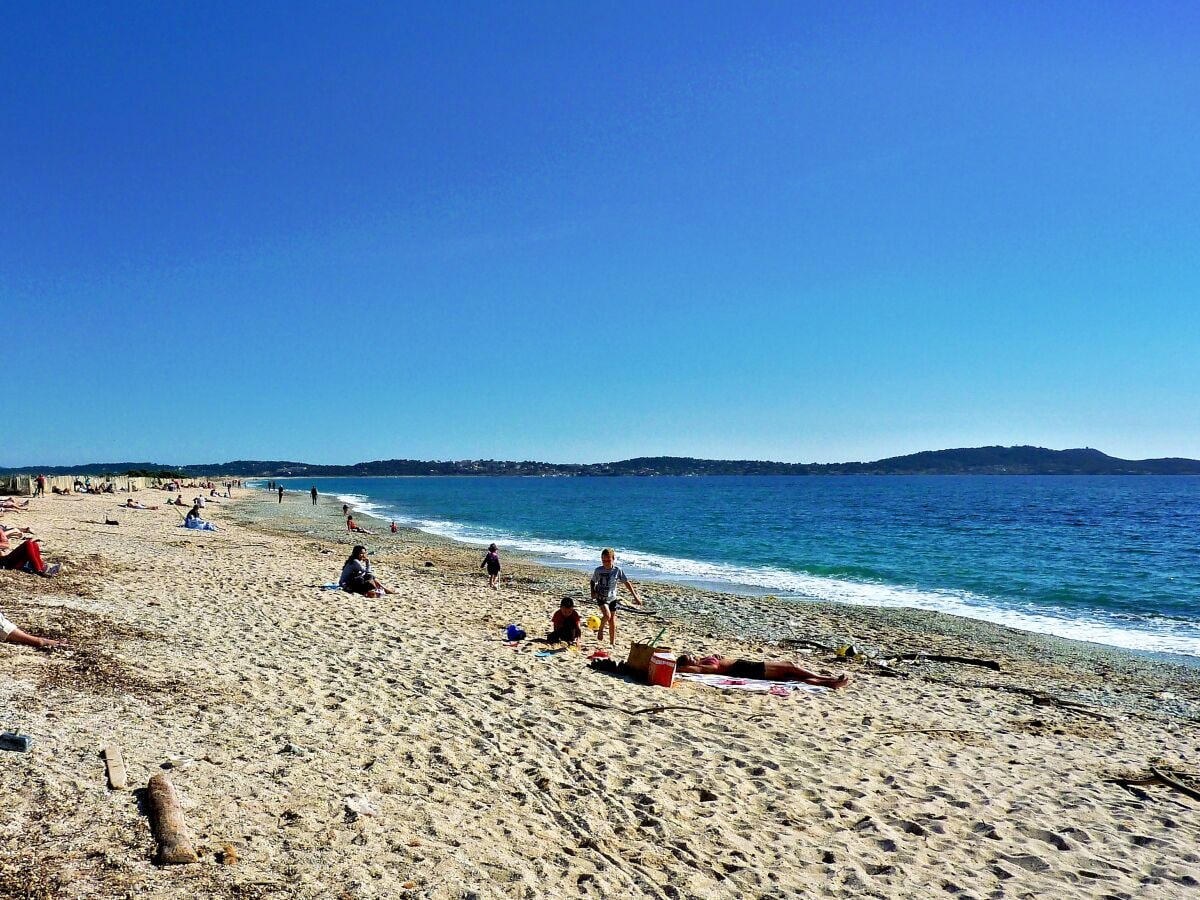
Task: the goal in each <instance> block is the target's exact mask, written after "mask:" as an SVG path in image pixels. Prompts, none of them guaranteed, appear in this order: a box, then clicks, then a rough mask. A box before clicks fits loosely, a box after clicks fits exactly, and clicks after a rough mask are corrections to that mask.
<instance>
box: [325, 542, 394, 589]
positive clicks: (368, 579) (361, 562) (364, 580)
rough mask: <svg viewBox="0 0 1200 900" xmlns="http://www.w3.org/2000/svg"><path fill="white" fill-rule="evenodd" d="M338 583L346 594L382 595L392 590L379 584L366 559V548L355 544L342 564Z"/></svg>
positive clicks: (369, 562)
mask: <svg viewBox="0 0 1200 900" xmlns="http://www.w3.org/2000/svg"><path fill="white" fill-rule="evenodd" d="M338 584H339V585H341V588H342V590H343V591H345V592H346V593H347V594H362V595H363V596H364V597H382V596H383V595H384V594H390V593H392V591H390V590H388V589H387V588H385V587H384V586H383V585H382V584H380V582H379V579H378V578H376V577H375V575H374V574H373V573H372V572H371V561H370V560H369V559H367V548H366V547H364V546H363V545H362V544H356V545H355V547H354V549H353V550H351V551H350V557H349V559H347V560H346V564H345V565H344V566H342V574H341V576H340V577H339V578H338Z"/></svg>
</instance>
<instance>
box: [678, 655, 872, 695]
mask: <svg viewBox="0 0 1200 900" xmlns="http://www.w3.org/2000/svg"><path fill="white" fill-rule="evenodd" d="M675 667H676V671H679V672H689V673H696V674H699V675H727V676H728V677H730V678H756V679H759V680H760V681H803V682H804V683H805V684H815V685H819V686H820V687H830V688H840V687H845V686H846V685H847V684H848V683H849V682H850V676H849V675H847V674H846V673H845V672H842V673H841V674H840V675H821V674H819V673H817V672H810V671H809V670H808V669H802V668H800V666H798V665H796V664H795V663H790V662H786V661H784V660H774V659H769V660H767V661H766V662H754V661H753V660H750V659H730V658H729V657H727V656H716V655H714V656H692V655H690V654H685V655H684V656H681V657H679V659H678V660H676V662H675Z"/></svg>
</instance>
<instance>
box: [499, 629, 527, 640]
mask: <svg viewBox="0 0 1200 900" xmlns="http://www.w3.org/2000/svg"><path fill="white" fill-rule="evenodd" d="M504 633H505V634H507V635H508V639H509V640H510V641H523V640H525V629H524V628H522V627H521V626H520V625H509V626H508V628H507V629H505V632H504Z"/></svg>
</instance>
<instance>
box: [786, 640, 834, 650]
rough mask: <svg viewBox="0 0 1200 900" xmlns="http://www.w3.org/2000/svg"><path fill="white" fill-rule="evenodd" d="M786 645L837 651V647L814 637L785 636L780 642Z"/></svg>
mask: <svg viewBox="0 0 1200 900" xmlns="http://www.w3.org/2000/svg"><path fill="white" fill-rule="evenodd" d="M779 643H780V644H781V645H783V646H784V647H812V648H813V649H814V650H824V651H825V652H826V653H836V652H837V647H833V646H831V645H829V644H823V643H821V642H820V641H814V640H813V639H812V638H790V637H789V638H784V639H783V640H781V641H780V642H779Z"/></svg>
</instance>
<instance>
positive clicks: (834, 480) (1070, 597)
mask: <svg viewBox="0 0 1200 900" xmlns="http://www.w3.org/2000/svg"><path fill="white" fill-rule="evenodd" d="M284 483H285V484H287V485H288V486H289V487H291V488H295V489H297V490H307V489H308V488H309V487H310V486H311V485H313V484H315V485H316V486H317V488H318V490H320V491H321V492H323V493H325V494H333V495H336V496H338V497H341V498H343V499H344V500H345V501H346V502H348V503H350V504H351V505H352V506H353V507H354V508H355V509H358V510H359V511H360V512H361V513H362V514H365V515H371V516H375V517H378V518H380V519H384V520H388V519H395V520H396V522H397V523H399V524H402V525H407V526H415V527H417V528H420V529H422V530H425V531H429V532H432V533H435V534H439V535H444V536H447V537H450V538H455V539H457V540H461V541H466V542H470V543H476V544H486V543H487V542H489V541H493V540H494V541H496V542H497V543H498V544H499V545H500V546H501V548H502V550H503V549H504V548H512V549H520V550H526V551H531V552H533V553H534V554H536V555H537V556H539V557H540V558H541V559H543V560H544V561H546V562H549V563H552V564H559V565H568V566H577V567H578V568H580V569H590V568H591V567H592V566H593V565H596V564H597V562H598V560H597V557H598V555H599V550H600V548H601V547H603V546H606V545H610V546H613V547H615V548H616V549H617V555H618V562H619V564H621V565H623V566H624V567H625V568H626V570H627V571H629V572H630V574H631V575H634V576H641V577H643V578H654V579H659V580H679V581H684V582H689V583H693V584H697V585H700V586H704V587H715V588H719V589H722V590H727V591H733V592H746V593H760V594H761V593H770V594H775V595H777V596H779V597H781V598H785V599H794V600H795V601H796V602H803V601H804V600H808V599H820V600H831V601H839V602H842V603H850V604H864V605H873V606H890V607H911V608H916V609H926V610H936V611H941V612H948V613H953V614H956V615H960V616H967V617H970V618H975V619H983V620H986V621H989V622H996V623H999V624H1004V625H1009V626H1012V627H1015V628H1021V629H1024V630H1027V631H1035V632H1042V633H1047V634H1054V635H1059V636H1062V637H1069V638H1075V639H1078V640H1085V641H1093V642H1096V643H1101V644H1108V645H1112V646H1117V647H1125V648H1130V649H1135V650H1147V651H1157V652H1166V653H1177V654H1185V655H1189V656H1200V478H1186V477H1166V476H1164V477H1105V476H1090V477H1070V476H1029V477H1022V476H998V477H988V476H974V477H937V476H929V477H920V476H915V477H854V476H846V477H809V478H804V477H710V478H462V477H459V478H432V477H431V478H321V479H316V480H312V479H305V480H301V479H290V480H285V482H284Z"/></svg>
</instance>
